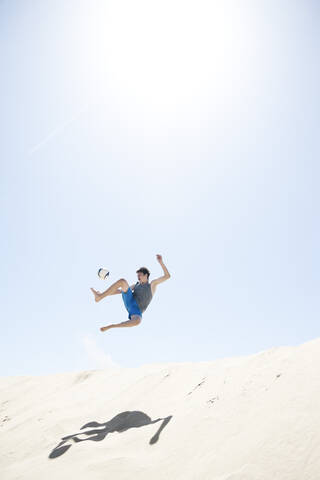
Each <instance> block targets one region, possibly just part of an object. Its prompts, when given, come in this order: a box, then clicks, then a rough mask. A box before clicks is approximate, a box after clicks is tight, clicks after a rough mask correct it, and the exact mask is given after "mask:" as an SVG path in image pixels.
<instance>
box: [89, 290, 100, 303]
mask: <svg viewBox="0 0 320 480" xmlns="http://www.w3.org/2000/svg"><path fill="white" fill-rule="evenodd" d="M90 290H91V291H92V293H93V295H94V299H95V301H96V302H99V301H100V300H102V299H101V293H100V292H98V290H95V289H94V288H90Z"/></svg>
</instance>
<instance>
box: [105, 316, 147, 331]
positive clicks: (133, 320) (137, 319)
mask: <svg viewBox="0 0 320 480" xmlns="http://www.w3.org/2000/svg"><path fill="white" fill-rule="evenodd" d="M139 323H141V317H140V315H131V320H127V321H126V322H121V323H113V324H111V325H107V326H106V327H101V328H100V330H101V332H105V331H106V330H109V328H119V327H120V328H121V327H135V326H136V325H139Z"/></svg>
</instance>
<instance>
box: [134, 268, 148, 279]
mask: <svg viewBox="0 0 320 480" xmlns="http://www.w3.org/2000/svg"><path fill="white" fill-rule="evenodd" d="M138 272H141V273H143V274H144V275H148V279H149V277H150V272H149V270H148V269H147V268H146V267H141V268H139V270H137V271H136V273H138Z"/></svg>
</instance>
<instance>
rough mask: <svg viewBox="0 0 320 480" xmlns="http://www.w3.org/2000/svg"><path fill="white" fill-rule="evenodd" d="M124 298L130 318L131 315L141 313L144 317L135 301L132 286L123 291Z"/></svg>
mask: <svg viewBox="0 0 320 480" xmlns="http://www.w3.org/2000/svg"><path fill="white" fill-rule="evenodd" d="M122 300H123V303H124V305H125V307H126V309H127V311H128V313H129V315H128V318H130V320H131V315H139V316H140V317H141V318H142V313H141V312H140V309H139V307H138V304H137V302H136V301H135V298H134V296H133V293H132V290H131V288H128V290H127V291H126V292H122Z"/></svg>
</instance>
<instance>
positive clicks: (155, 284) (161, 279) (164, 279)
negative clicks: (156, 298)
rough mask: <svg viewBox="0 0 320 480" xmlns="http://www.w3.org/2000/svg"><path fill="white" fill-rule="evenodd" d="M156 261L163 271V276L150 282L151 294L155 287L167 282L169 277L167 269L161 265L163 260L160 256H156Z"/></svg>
mask: <svg viewBox="0 0 320 480" xmlns="http://www.w3.org/2000/svg"><path fill="white" fill-rule="evenodd" d="M157 260H158V262H159V263H160V265H161V267H162V270H163V273H164V275H162V277H159V278H155V279H154V280H152V282H151V288H152V291H153V292H152V293H154V291H155V288H156V286H157V285H159V283H162V282H165V281H166V280H168V278H170V277H171V275H170V273H169V271H168V269H167V267H166V266H165V264H164V263H163V260H162V256H161V255H157Z"/></svg>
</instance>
